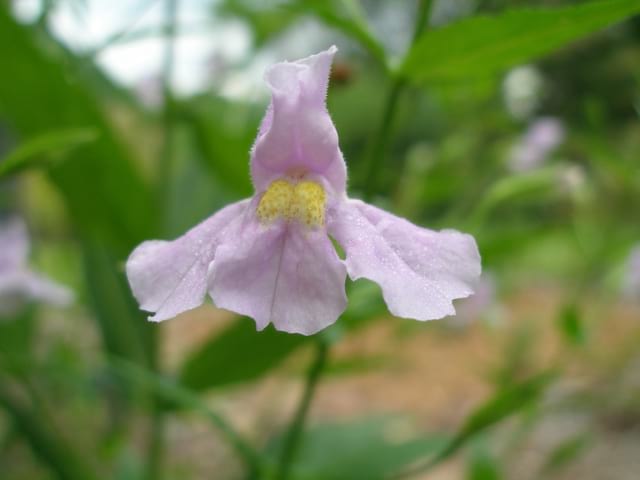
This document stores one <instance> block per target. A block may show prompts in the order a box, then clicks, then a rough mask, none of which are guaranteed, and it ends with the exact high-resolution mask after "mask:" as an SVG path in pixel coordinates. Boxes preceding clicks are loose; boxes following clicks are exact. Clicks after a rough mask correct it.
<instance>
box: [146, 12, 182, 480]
mask: <svg viewBox="0 0 640 480" xmlns="http://www.w3.org/2000/svg"><path fill="white" fill-rule="evenodd" d="M165 16H166V18H167V30H166V37H165V40H166V43H165V53H164V66H163V76H162V77H163V78H162V82H163V95H164V124H163V129H164V144H163V148H162V152H161V155H160V165H159V167H160V178H159V181H158V190H157V198H158V205H160V206H161V207H162V208H161V212H162V215H161V217H160V219H161V224H160V227H161V228H162V230H164V229H165V222H166V212H167V210H168V209H167V206H168V203H169V200H168V199H169V198H171V197H170V192H169V189H170V185H171V170H172V163H173V157H174V138H173V133H174V132H173V130H174V126H175V116H176V115H175V106H174V100H173V95H172V88H171V83H172V79H173V68H174V63H175V35H176V29H177V18H178V0H165ZM150 330H152V331H150V338H149V343H150V347H149V359H150V366H151V368H152V370H153V371H156V372H159V370H160V366H159V361H158V350H159V345H160V342H161V338H162V337H161V333H162V330H161V329H159V328H157V327H156V328H152V329H150ZM151 400H152V406H151V418H150V421H151V426H150V429H149V440H148V447H147V465H146V472H145V477H146V479H147V480H160V479H161V478H162V465H161V463H162V458H163V453H164V440H165V439H164V435H165V431H164V430H165V428H164V427H165V416H166V414H165V409H164V408H163V407H162V401H161V399H160V398H159V397H158V396H157V395H156V394H155V393H154V394H152V399H151Z"/></svg>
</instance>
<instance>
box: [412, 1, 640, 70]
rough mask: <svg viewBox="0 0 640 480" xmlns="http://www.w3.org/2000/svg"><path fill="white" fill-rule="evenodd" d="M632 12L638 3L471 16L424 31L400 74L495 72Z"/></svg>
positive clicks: (591, 5) (585, 4)
mask: <svg viewBox="0 0 640 480" xmlns="http://www.w3.org/2000/svg"><path fill="white" fill-rule="evenodd" d="M637 12H640V2H638V1H637V0H608V1H599V2H589V3H580V2H579V3H578V4H576V5H571V6H566V7H561V8H553V9H551V8H537V9H529V8H527V9H517V10H508V11H506V12H504V13H501V14H498V15H495V16H476V17H472V18H469V19H465V20H462V21H460V22H456V23H454V24H451V25H447V26H445V27H442V28H439V29H435V30H430V31H427V32H424V33H423V35H422V36H421V37H420V40H419V41H418V42H417V43H416V44H415V45H414V47H413V48H412V49H411V50H410V52H409V53H408V55H407V58H406V59H405V61H404V63H403V65H402V67H401V68H400V74H401V75H403V76H406V77H409V78H411V79H412V80H414V81H417V82H423V81H449V82H450V81H460V80H465V79H468V78H473V77H479V76H485V75H492V74H496V73H498V72H500V71H503V70H505V69H507V68H510V67H513V66H515V65H518V64H522V63H525V62H529V61H532V60H534V59H537V58H539V57H541V56H543V55H545V54H547V53H550V52H552V51H553V50H555V49H558V48H560V47H562V46H564V45H566V44H568V43H570V42H572V41H574V40H577V39H579V38H580V37H584V36H586V35H588V34H590V33H592V32H596V31H598V30H600V29H602V28H604V27H607V26H609V25H611V24H613V23H615V22H618V21H620V20H623V19H625V18H627V17H629V16H631V15H633V14H634V13H637Z"/></svg>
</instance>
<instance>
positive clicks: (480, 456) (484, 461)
mask: <svg viewBox="0 0 640 480" xmlns="http://www.w3.org/2000/svg"><path fill="white" fill-rule="evenodd" d="M478 443H480V442H478ZM501 478H502V474H501V473H500V464H499V463H498V460H497V459H496V458H495V457H494V456H493V455H491V453H490V452H489V451H488V450H487V448H486V447H485V446H484V445H482V444H480V445H476V446H474V448H473V449H472V451H471V456H470V458H469V463H468V465H467V479H468V480H500V479H501Z"/></svg>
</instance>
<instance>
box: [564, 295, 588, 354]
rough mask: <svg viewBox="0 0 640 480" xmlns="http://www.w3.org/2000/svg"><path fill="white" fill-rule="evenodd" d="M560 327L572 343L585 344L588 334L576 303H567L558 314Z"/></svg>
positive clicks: (575, 344) (576, 344)
mask: <svg viewBox="0 0 640 480" xmlns="http://www.w3.org/2000/svg"><path fill="white" fill-rule="evenodd" d="M557 323H558V328H559V329H560V332H561V333H562V334H563V336H564V338H565V339H566V340H567V342H569V343H570V344H571V345H574V346H580V345H584V344H585V342H586V340H587V334H586V331H585V329H584V325H583V322H582V318H581V316H580V311H579V310H578V306H577V305H576V304H575V303H572V304H569V305H566V306H565V307H564V308H563V309H562V310H561V312H560V315H559V316H558V320H557Z"/></svg>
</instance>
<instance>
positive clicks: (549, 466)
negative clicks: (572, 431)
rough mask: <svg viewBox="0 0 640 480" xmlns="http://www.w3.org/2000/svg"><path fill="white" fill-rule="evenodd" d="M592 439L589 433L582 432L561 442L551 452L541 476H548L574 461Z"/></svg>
mask: <svg viewBox="0 0 640 480" xmlns="http://www.w3.org/2000/svg"><path fill="white" fill-rule="evenodd" d="M591 441H592V439H591V438H590V437H589V435H588V434H585V433H581V434H578V435H575V436H573V437H570V438H568V439H566V440H564V441H562V442H560V443H559V444H558V445H556V446H555V447H554V448H553V450H552V451H551V453H550V454H549V457H548V458H547V461H546V462H545V464H544V466H543V467H542V469H541V472H540V473H541V475H540V478H547V477H548V476H549V475H550V474H552V473H555V472H556V471H557V470H560V469H561V468H563V467H565V466H566V465H567V464H569V463H571V462H572V461H574V460H575V459H576V458H577V457H579V456H580V455H582V454H583V453H584V451H585V450H586V449H587V448H588V447H589V446H590V444H591Z"/></svg>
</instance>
